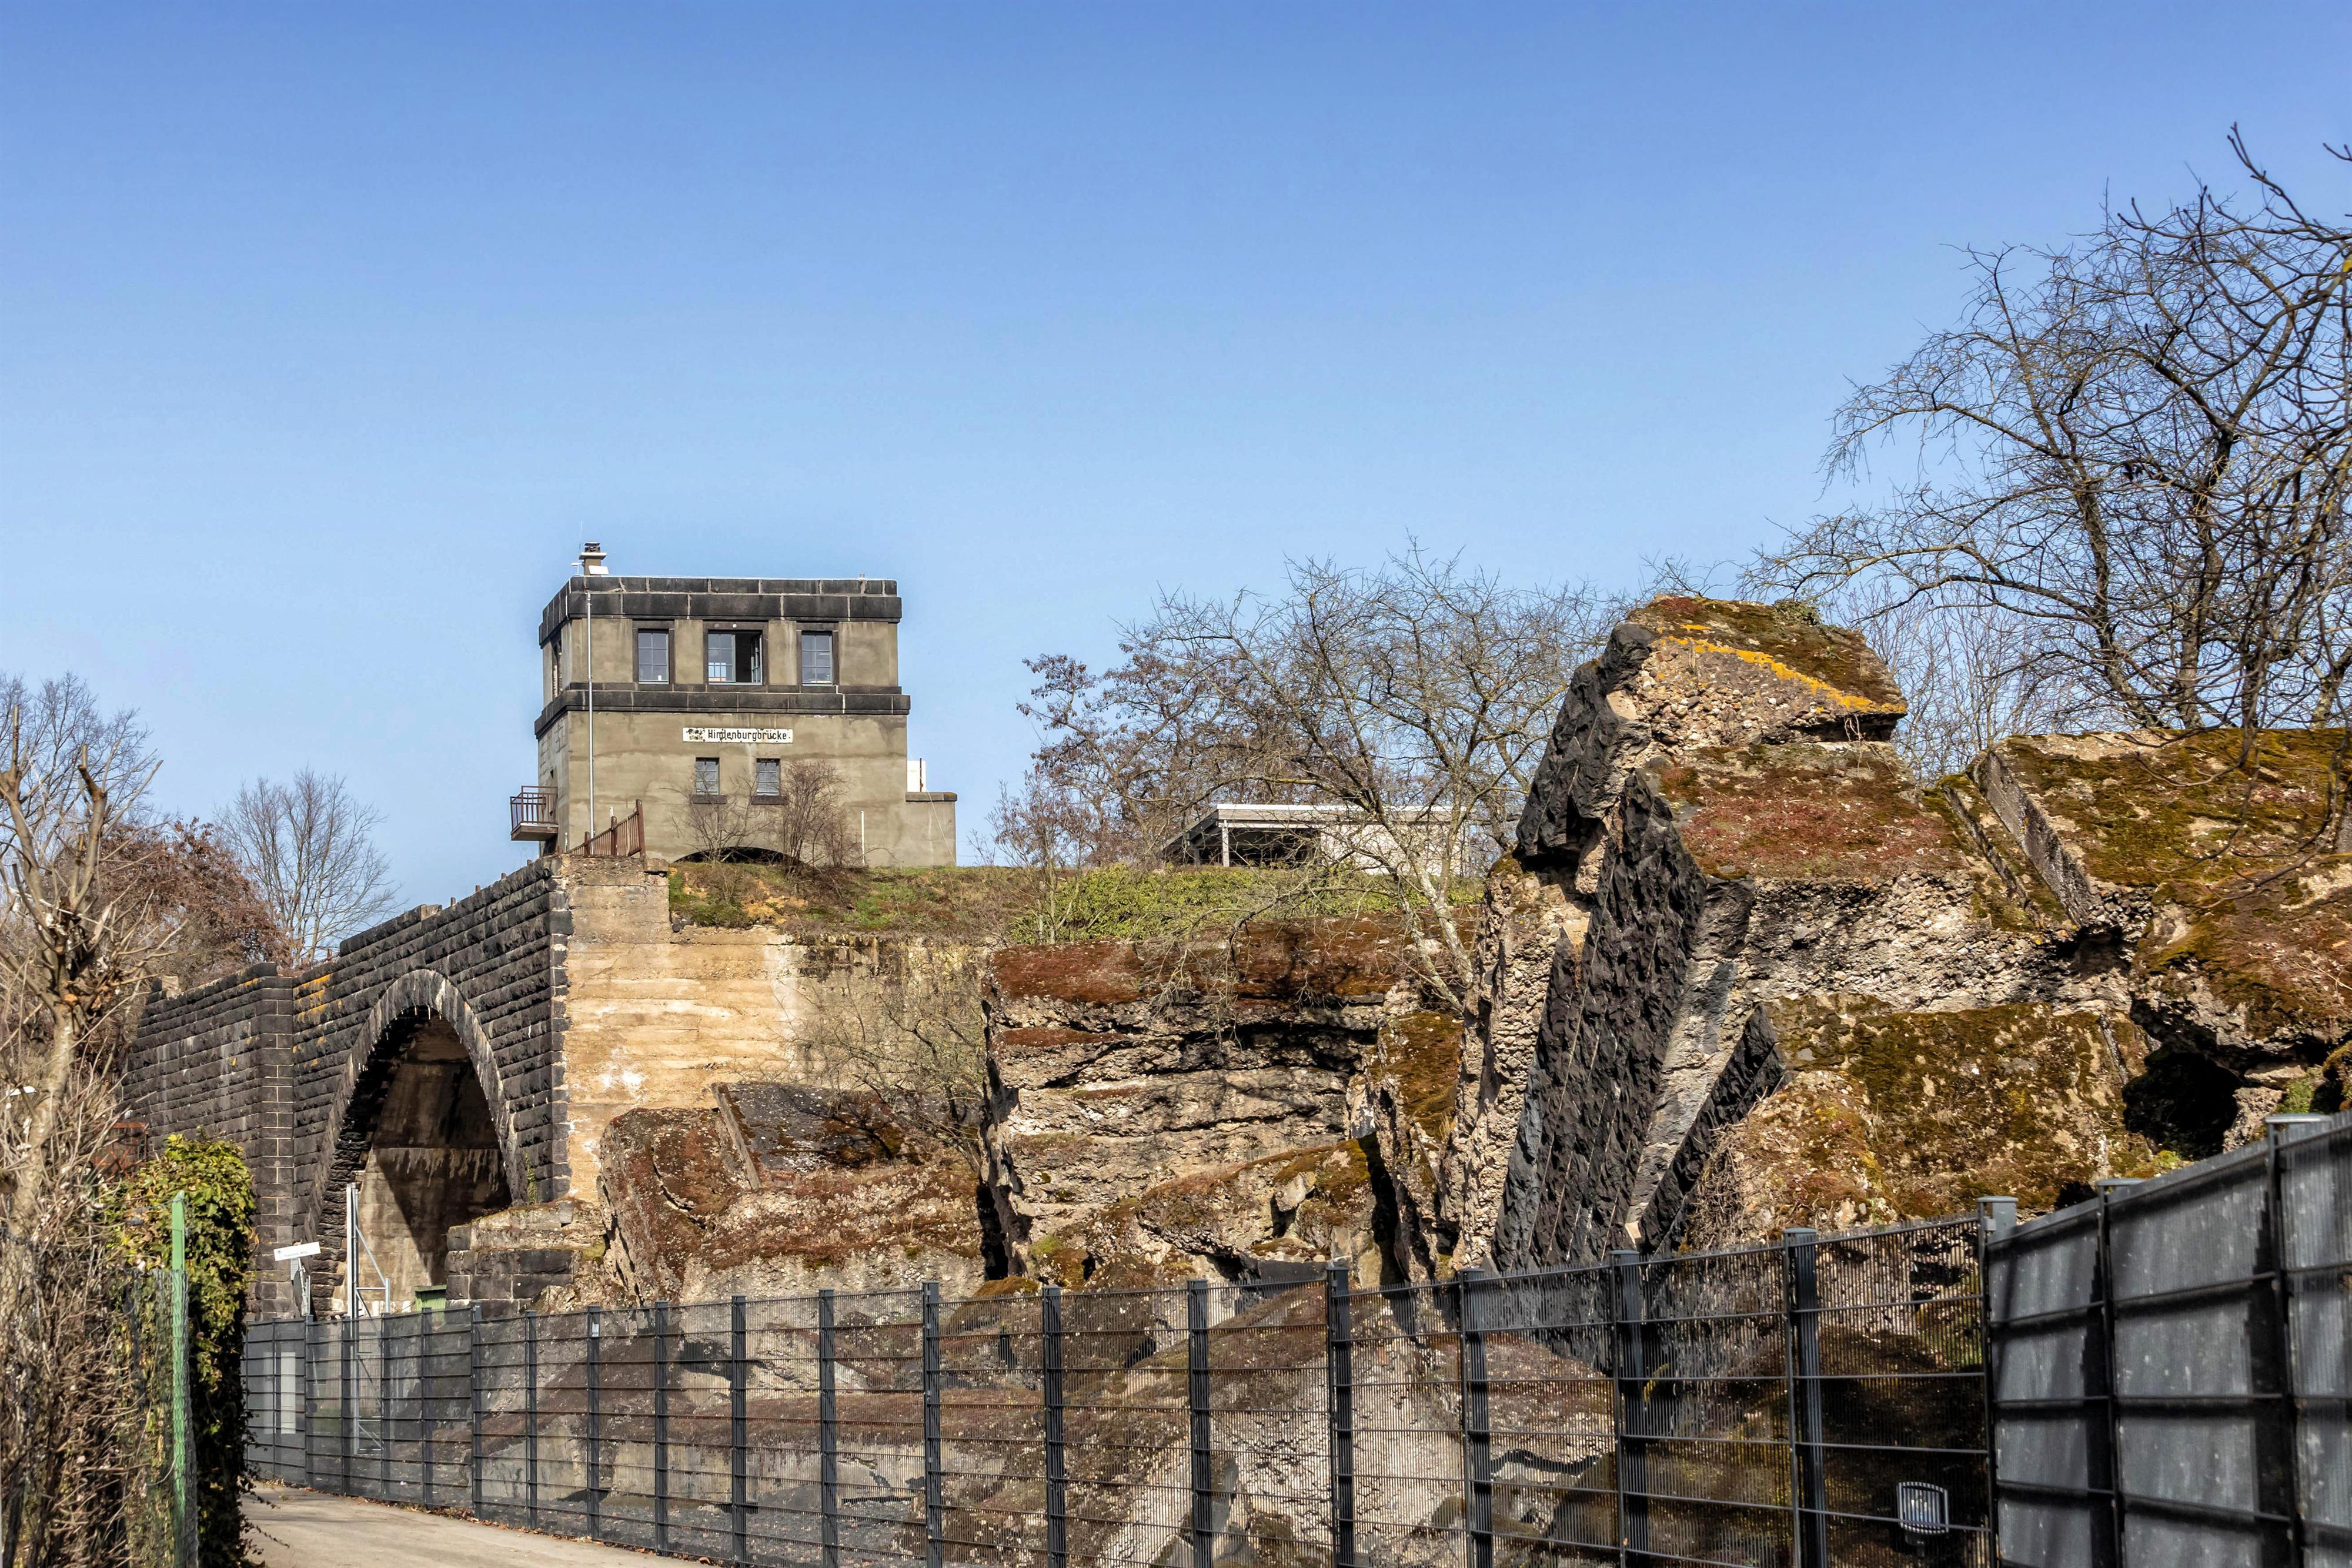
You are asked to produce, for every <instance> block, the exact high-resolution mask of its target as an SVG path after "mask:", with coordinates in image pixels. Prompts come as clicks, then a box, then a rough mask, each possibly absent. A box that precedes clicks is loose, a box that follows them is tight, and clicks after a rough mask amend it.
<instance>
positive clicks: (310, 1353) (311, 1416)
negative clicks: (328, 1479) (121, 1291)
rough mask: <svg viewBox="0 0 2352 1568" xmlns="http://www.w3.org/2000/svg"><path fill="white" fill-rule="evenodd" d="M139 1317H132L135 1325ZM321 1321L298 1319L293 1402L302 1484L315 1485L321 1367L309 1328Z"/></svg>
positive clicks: (306, 1317)
mask: <svg viewBox="0 0 2352 1568" xmlns="http://www.w3.org/2000/svg"><path fill="white" fill-rule="evenodd" d="M136 1321H137V1320H135V1319H134V1320H133V1324H134V1326H135V1324H136ZM317 1321H318V1320H317V1319H315V1318H313V1317H311V1316H310V1313H309V1312H307V1311H306V1312H303V1314H302V1316H301V1317H300V1318H299V1320H297V1321H296V1323H295V1329H296V1332H298V1333H300V1334H301V1336H302V1373H301V1376H302V1390H301V1394H300V1395H299V1397H298V1398H297V1399H296V1400H295V1402H294V1420H295V1424H296V1426H297V1427H299V1432H298V1436H299V1437H300V1438H301V1439H302V1484H303V1485H304V1486H306V1487H308V1486H312V1485H314V1484H316V1481H317V1477H316V1476H315V1475H314V1473H313V1467H312V1466H311V1463H310V1440H311V1437H312V1436H313V1434H314V1432H315V1430H316V1428H317V1427H318V1425H319V1413H318V1387H319V1368H318V1354H317V1349H316V1347H315V1346H314V1345H312V1343H310V1327H311V1325H312V1324H313V1323H314V1322H317Z"/></svg>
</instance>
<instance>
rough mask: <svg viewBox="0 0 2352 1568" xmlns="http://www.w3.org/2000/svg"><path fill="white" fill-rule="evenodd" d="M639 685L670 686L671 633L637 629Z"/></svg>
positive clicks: (643, 628) (644, 628)
mask: <svg viewBox="0 0 2352 1568" xmlns="http://www.w3.org/2000/svg"><path fill="white" fill-rule="evenodd" d="M637 685H641V686H666V685H669V633H668V632H663V631H655V630H651V629H648V628H646V627H643V626H640V627H638V628H637Z"/></svg>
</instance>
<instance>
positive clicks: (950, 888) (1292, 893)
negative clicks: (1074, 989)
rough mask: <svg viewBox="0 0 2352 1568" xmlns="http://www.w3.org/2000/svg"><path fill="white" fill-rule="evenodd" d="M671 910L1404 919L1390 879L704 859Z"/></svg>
mask: <svg viewBox="0 0 2352 1568" xmlns="http://www.w3.org/2000/svg"><path fill="white" fill-rule="evenodd" d="M1479 891H1480V889H1479V887H1478V885H1477V884H1476V883H1471V882H1466V881H1465V883H1463V884H1462V888H1461V891H1460V894H1459V895H1458V897H1459V901H1460V902H1462V903H1464V904H1472V903H1475V902H1476V900H1477V897H1478V894H1479ZM669 907H670V914H671V915H672V917H673V918H674V919H676V920H677V921H678V922H680V923H682V924H684V925H704V926H714V927H719V928H730V927H732V928H742V927H749V926H753V925H761V926H768V927H772V928H773V929H776V930H780V931H789V932H793V933H795V934H801V935H808V936H851V935H861V934H868V933H870V934H874V935H890V936H940V937H946V938H950V939H954V940H959V941H967V942H977V943H981V944H983V945H997V944H1006V943H1029V942H1038V941H1055V942H1117V941H1141V940H1148V939H1151V938H1170V937H1174V938H1181V937H1188V936H1197V935H1202V934H1204V933H1208V932H1213V931H1217V930H1220V929H1223V928H1226V927H1229V926H1231V925H1234V923H1236V922H1237V921H1241V920H1243V919H1244V918H1253V917H1264V918H1275V919H1300V918H1308V917H1316V916H1328V915H1368V914H1381V913H1387V912H1392V911H1393V910H1395V908H1396V907H1397V899H1396V894H1395V892H1394V890H1393V889H1392V888H1391V886H1390V884H1389V883H1388V882H1387V881H1386V880H1385V879H1383V878H1380V877H1371V876H1360V875H1354V874H1337V875H1335V874H1333V873H1328V872H1327V873H1322V874H1320V875H1317V876H1312V877H1310V876H1308V875H1307V874H1306V873H1299V872H1293V871H1261V870H1241V869H1234V870H1226V869H1223V868H1222V867H1219V868H1208V869H1188V870H1182V871H1174V870H1167V871H1134V870H1129V869H1127V868H1124V867H1106V868H1102V869H1098V870H1090V871H1081V872H1074V873H1069V874H1068V875H1066V876H1065V877H1063V878H1061V879H1060V880H1059V881H1058V882H1056V883H1055V884H1054V885H1053V888H1052V890H1051V894H1050V897H1049V895H1048V891H1047V888H1046V885H1045V883H1044V882H1043V881H1042V880H1041V879H1040V878H1038V877H1037V876H1036V875H1035V874H1034V873H1030V872H1026V871H1023V870H1019V869H1017V868H1014V867H1009V866H935V867H929V868H926V869H923V870H913V871H886V870H877V871H852V872H830V873H819V872H810V871H805V870H802V869H800V868H797V867H793V866H777V865H699V864H696V865H679V866H673V867H672V868H671V869H670V873H669Z"/></svg>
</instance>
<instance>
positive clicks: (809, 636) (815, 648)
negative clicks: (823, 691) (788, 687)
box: [801, 632, 833, 686]
mask: <svg viewBox="0 0 2352 1568" xmlns="http://www.w3.org/2000/svg"><path fill="white" fill-rule="evenodd" d="M801 685H804V686H829V685H833V633H832V632H802V633H801Z"/></svg>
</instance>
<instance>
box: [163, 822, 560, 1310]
mask: <svg viewBox="0 0 2352 1568" xmlns="http://www.w3.org/2000/svg"><path fill="white" fill-rule="evenodd" d="M570 933H571V915H570V908H569V900H568V897H567V896H566V890H565V888H564V886H563V883H562V878H561V877H560V876H559V875H558V874H557V873H556V871H555V868H554V863H553V862H537V863H534V864H533V865H531V866H530V867H527V868H525V869H524V870H522V871H519V872H517V873H514V874H513V875H511V876H509V877H506V878H504V879H503V880H501V881H499V882H498V883H494V884H493V885H491V886H489V887H486V888H484V889H482V890H481V891H480V892H479V893H477V894H474V895H473V896H471V897H469V898H467V899H464V900H461V901H460V902H458V903H457V904H452V905H450V906H449V907H447V908H446V909H442V908H436V907H435V906H433V905H429V904H428V905H425V906H423V907H421V908H418V909H415V910H412V911H410V912H409V913H408V914H405V915H400V916H398V917H396V918H394V919H392V920H388V921H386V922H384V923H383V925H377V926H374V927H373V928H371V929H369V930H367V931H363V932H361V933H360V934H358V935H357V936H352V937H351V938H350V939H348V940H347V941H345V942H344V943H343V944H342V945H341V948H340V949H339V950H338V952H337V954H336V956H335V957H334V958H332V959H331V960H329V961H328V962H326V963H323V964H319V965H315V966H312V967H308V968H305V969H300V970H296V971H291V972H289V973H284V974H279V973H275V972H273V971H270V970H268V969H253V970H247V972H246V973H244V974H241V975H237V976H235V977H230V978H227V979H224V980H220V981H217V982H215V983H214V984H213V985H210V986H205V987H203V988H198V989H196V990H193V991H189V992H187V993H185V994H184V995H181V996H178V997H173V998H165V999H163V1000H161V1001H158V1002H156V1003H154V1004H152V1005H151V1006H150V1007H149V1008H148V1009H147V1011H146V1013H145V1015H144V1017H142V1019H141V1023H140V1029H139V1033H138V1037H137V1040H136V1041H135V1042H134V1044H133V1046H132V1050H131V1062H130V1068H129V1072H128V1082H129V1086H130V1101H131V1114H132V1115H133V1116H134V1117H135V1118H137V1119H138V1120H140V1121H142V1122H143V1123H144V1124H146V1126H147V1129H148V1133H149V1135H150V1136H151V1137H155V1138H161V1137H163V1136H167V1135H169V1134H173V1133H181V1134H190V1135H194V1136H205V1137H217V1138H225V1139H227V1140H228V1141H230V1142H233V1143H235V1144H236V1145H238V1146H239V1147H241V1148H242V1149H244V1151H245V1153H246V1156H247V1161H248V1162H249V1163H250V1164H251V1166H252V1167H253V1173H254V1183H255V1186H256V1188H257V1198H258V1200H259V1201H258V1210H257V1224H256V1229H257V1245H258V1247H259V1249H261V1251H262V1252H263V1253H265V1254H266V1253H267V1252H268V1250H269V1249H272V1248H276V1247H281V1246H285V1245H287V1244H289V1243H291V1242H296V1241H306V1240H316V1241H318V1242H320V1244H321V1246H322V1248H323V1251H322V1254H321V1256H320V1259H319V1260H317V1262H316V1264H315V1265H314V1267H313V1272H312V1278H313V1279H314V1280H316V1281H323V1280H325V1279H326V1278H327V1277H329V1276H330V1275H331V1274H332V1273H334V1272H335V1270H338V1269H339V1268H340V1266H341V1251H342V1233H341V1218H340V1216H341V1192H342V1185H343V1183H345V1182H347V1181H349V1180H350V1179H351V1176H352V1172H353V1171H354V1170H355V1169H356V1168H357V1167H358V1166H359V1164H360V1162H361V1161H362V1159H363V1158H364V1157H365V1152H366V1143H367V1135H368V1128H367V1127H366V1126H365V1125H364V1124H363V1123H364V1120H365V1115H364V1113H365V1110H366V1108H367V1106H368V1104H369V1095H368V1089H369V1088H370V1086H371V1084H372V1082H373V1081H374V1080H375V1079H376V1078H377V1077H379V1076H380V1075H381V1073H382V1071H383V1069H384V1068H385V1066H386V1065H387V1064H388V1063H387V1058H388V1057H389V1055H390V1051H389V1050H387V1049H386V1047H387V1044H388V1042H389V1043H391V1044H393V1045H396V1043H397V1040H398V1038H399V1037H400V1036H401V1034H402V1031H403V1029H404V1027H405V1026H406V1025H407V1024H410V1023H413V1022H414V1021H415V1019H418V1018H420V1017H423V1016H434V1017H439V1018H442V1019H446V1020H447V1021H448V1023H449V1024H450V1026H451V1027H452V1028H453V1029H455V1030H457V1034H458V1036H459V1038H460V1039H461V1040H464V1042H465V1044H466V1047H467V1053H468V1055H469V1057H470V1058H471V1059H472V1061H473V1062H474V1065H475V1069H476V1071H477V1072H478V1074H479V1075H480V1077H481V1079H482V1082H483V1088H484V1092H485V1094H486V1096H487V1097H488V1100H489V1103H490V1104H491V1107H492V1109H493V1112H494V1114H495V1115H496V1117H497V1120H498V1123H499V1143H500V1147H501V1151H502V1153H503V1155H504V1156H505V1159H506V1162H507V1166H508V1177H509V1186H510V1187H511V1188H512V1189H513V1190H515V1191H517V1192H519V1193H530V1192H533V1191H537V1192H540V1193H542V1194H546V1195H550V1196H552V1195H554V1194H556V1193H560V1192H562V1191H563V1190H565V1189H566V1187H567V1186H568V1185H569V1181H570V1172H569V1169H568V1165H567V1161H566V1157H565V1150H564V1146H563V1143H562V1136H561V1134H562V1128H563V1124H564V1121H565V1116H564V1112H563V1084H562V1062H561V1052H560V1041H561V1038H562V1023H563V987H562V956H563V951H564V946H565V944H566V942H567V940H568V938H569V936H570ZM355 1103H356V1104H358V1105H359V1106H360V1107H361V1109H362V1114H359V1115H352V1114H347V1112H348V1111H349V1110H350V1108H352V1106H353V1105H354V1104H355ZM254 1302H255V1306H256V1308H257V1310H259V1311H262V1312H284V1311H286V1310H289V1309H290V1308H291V1307H292V1305H293V1301H292V1298H291V1296H290V1294H289V1286H288V1283H287V1274H286V1271H285V1270H283V1269H282V1268H281V1267H279V1266H277V1265H274V1264H269V1263H268V1262H266V1261H265V1262H264V1263H263V1264H262V1265H261V1266H260V1267H258V1268H257V1270H256V1279H255V1287H254Z"/></svg>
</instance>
